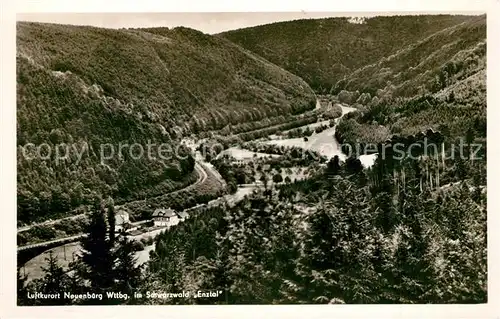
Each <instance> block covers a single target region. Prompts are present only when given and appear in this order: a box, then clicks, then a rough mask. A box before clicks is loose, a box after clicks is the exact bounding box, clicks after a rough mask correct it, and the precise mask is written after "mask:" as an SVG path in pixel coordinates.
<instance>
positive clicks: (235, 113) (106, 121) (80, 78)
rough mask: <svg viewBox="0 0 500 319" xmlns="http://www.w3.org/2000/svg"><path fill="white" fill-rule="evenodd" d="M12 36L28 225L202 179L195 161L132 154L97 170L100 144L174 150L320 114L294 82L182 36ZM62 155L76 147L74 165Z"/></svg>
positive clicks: (78, 31)
mask: <svg viewBox="0 0 500 319" xmlns="http://www.w3.org/2000/svg"><path fill="white" fill-rule="evenodd" d="M17 31H18V33H17V85H18V87H17V93H18V94H17V104H18V105H17V143H18V204H19V219H20V221H22V222H28V221H32V220H37V219H46V218H49V217H53V216H55V215H57V214H62V213H65V212H67V211H68V210H69V209H72V208H75V207H77V206H79V205H80V204H89V203H92V202H93V200H94V199H96V198H99V197H100V196H101V195H104V196H105V195H111V196H113V197H115V198H117V201H118V202H120V201H122V200H129V199H135V198H144V197H146V196H155V195H160V194H163V193H165V192H168V191H171V190H173V189H177V188H181V187H183V186H185V185H186V184H189V183H192V182H193V181H194V180H195V179H196V176H195V175H196V174H195V173H194V172H193V164H194V163H193V160H192V158H191V159H189V158H188V159H187V160H183V161H180V160H178V159H169V160H155V159H148V158H147V157H146V156H143V157H141V158H140V159H132V158H130V156H127V154H125V155H124V157H123V158H118V156H115V157H113V159H111V160H108V161H106V162H105V163H101V161H100V158H99V157H100V154H99V152H100V147H101V145H103V144H105V143H109V144H110V145H113V147H114V148H115V151H116V149H117V148H118V144H119V143H122V144H129V145H130V144H132V143H140V144H141V145H143V146H144V147H146V143H148V141H150V142H151V143H156V144H157V145H158V144H159V143H168V144H169V145H170V146H171V147H172V148H175V146H176V145H178V142H179V140H180V138H181V137H182V136H185V135H187V134H191V133H198V132H201V131H208V130H214V129H221V128H223V127H225V126H226V125H228V124H238V123H240V122H244V121H248V122H252V121H259V120H261V119H263V118H266V117H273V116H278V115H288V114H290V115H291V114H297V113H301V112H303V111H305V110H307V109H311V108H314V105H315V96H314V93H313V92H312V90H311V89H310V88H309V87H308V85H307V84H306V83H305V82H304V81H303V80H301V79H300V78H298V77H297V76H295V75H292V74H290V73H288V72H286V71H284V70H282V69H281V68H279V67H277V66H275V65H273V64H271V63H269V62H267V61H265V60H263V59H262V58H260V57H257V56H255V55H253V54H251V53H249V52H247V51H245V50H243V49H241V48H239V47H238V46H236V45H234V44H232V43H231V42H229V41H227V40H225V39H222V38H217V37H212V36H209V35H205V34H203V33H201V32H199V31H195V30H191V29H187V28H175V29H172V30H169V29H166V28H158V29H140V30H139V29H137V30H131V29H121V30H110V29H101V28H95V27H83V26H67V25H55V24H41V23H23V22H20V23H18V25H17ZM28 143H33V144H35V147H37V146H40V145H42V144H44V143H47V145H48V146H44V148H42V149H43V152H45V153H43V156H42V157H43V158H44V159H40V156H38V158H37V159H32V160H31V159H28V157H33V156H34V154H31V153H30V154H29V156H28V157H26V156H24V155H25V154H24V153H23V151H22V147H23V146H25V145H27V144H28ZM56 145H59V146H61V147H62V148H64V147H65V145H69V146H70V155H69V156H68V158H66V159H64V160H60V161H56V160H55V147H56ZM35 147H33V146H31V147H30V148H29V149H28V150H29V151H31V152H33V151H36V148H35ZM49 149H51V150H52V154H51V155H50V156H49V155H48V154H47V152H48V150H49ZM85 150H88V151H86V152H85ZM61 152H63V150H62V149H61ZM108 152H109V150H108ZM116 152H117V151H116ZM79 153H82V154H83V156H82V157H81V158H78V155H77V154H79ZM124 153H129V152H128V149H125V150H124ZM46 155H47V156H46ZM101 157H102V156H101ZM46 159H50V160H46Z"/></svg>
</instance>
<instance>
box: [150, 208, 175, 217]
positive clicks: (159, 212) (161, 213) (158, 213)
mask: <svg viewBox="0 0 500 319" xmlns="http://www.w3.org/2000/svg"><path fill="white" fill-rule="evenodd" d="M172 216H175V211H174V210H173V209H171V208H157V209H155V211H154V212H153V217H172Z"/></svg>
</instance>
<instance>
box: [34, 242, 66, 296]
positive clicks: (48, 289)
mask: <svg viewBox="0 0 500 319" xmlns="http://www.w3.org/2000/svg"><path fill="white" fill-rule="evenodd" d="M45 260H46V261H47V267H42V270H43V272H44V274H45V275H44V277H43V279H42V281H41V287H40V288H41V291H42V292H43V293H44V294H58V293H59V294H60V295H61V298H60V299H47V300H45V301H44V303H45V304H52V305H61V304H64V299H63V298H62V294H63V293H64V291H66V290H67V289H66V288H67V284H68V276H67V275H66V274H65V272H64V269H63V268H62V267H61V266H60V265H59V263H58V262H57V258H56V257H54V254H53V253H52V250H50V251H49V257H47V258H46V259H45Z"/></svg>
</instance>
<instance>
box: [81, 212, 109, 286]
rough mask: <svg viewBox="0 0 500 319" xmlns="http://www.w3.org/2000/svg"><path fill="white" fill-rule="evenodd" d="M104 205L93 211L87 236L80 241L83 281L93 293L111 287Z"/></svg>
mask: <svg viewBox="0 0 500 319" xmlns="http://www.w3.org/2000/svg"><path fill="white" fill-rule="evenodd" d="M104 214H105V211H104V205H103V204H102V203H101V205H100V208H99V209H98V210H97V209H96V210H94V212H93V214H92V215H91V218H90V224H89V225H88V228H87V229H88V236H87V237H86V238H84V239H83V240H82V257H81V261H82V262H83V264H84V265H85V266H86V267H85V270H84V271H83V277H84V279H86V280H88V281H89V283H90V287H91V288H92V290H93V291H94V292H96V293H97V292H104V291H106V290H107V289H108V288H110V287H111V286H112V285H113V281H114V278H113V277H114V276H113V263H114V261H113V254H112V252H111V246H110V244H109V241H108V240H107V239H106V221H105V219H104Z"/></svg>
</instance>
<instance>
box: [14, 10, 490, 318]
mask: <svg viewBox="0 0 500 319" xmlns="http://www.w3.org/2000/svg"><path fill="white" fill-rule="evenodd" d="M486 21H487V13H486V12H477V11H470V12H454V11H450V12H439V13H434V12H430V13H428V12H411V13H406V12H397V11H394V12H372V13H371V12H358V13H341V12H151V13H145V12H137V13H134V12H123V13H119V12H116V13H110V12H102V13H96V12H88V13H69V12H68V13H17V16H16V28H15V29H16V36H15V37H16V66H15V68H16V108H15V113H16V120H15V125H16V144H15V145H16V148H17V149H16V153H15V154H16V156H17V158H16V167H17V173H16V175H17V181H16V182H17V185H16V191H17V198H16V205H17V231H16V232H17V238H16V243H17V254H16V255H17V292H16V301H17V306H20V307H26V308H29V307H31V306H89V305H92V306H96V305H99V306H109V305H115V306H116V305H157V306H160V305H305V304H308V305H309V304H317V305H320V304H325V305H326V304H329V305H330V307H338V305H342V304H347V305H349V304H377V305H378V304H393V305H394V304H397V305H400V304H476V305H477V304H485V303H488V250H487V237H488V236H487V209H486V207H487V165H486V164H487V160H486V153H487V115H486V114H487V107H486V104H487V94H486V92H487V90H486V88H487V84H486V79H487V76H486V73H487V66H486V64H487V63H486V52H487V23H486ZM12 214H14V212H13V213H12ZM14 275H15V274H12V276H14Z"/></svg>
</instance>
